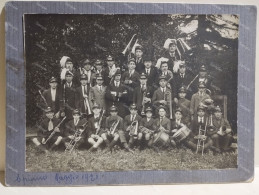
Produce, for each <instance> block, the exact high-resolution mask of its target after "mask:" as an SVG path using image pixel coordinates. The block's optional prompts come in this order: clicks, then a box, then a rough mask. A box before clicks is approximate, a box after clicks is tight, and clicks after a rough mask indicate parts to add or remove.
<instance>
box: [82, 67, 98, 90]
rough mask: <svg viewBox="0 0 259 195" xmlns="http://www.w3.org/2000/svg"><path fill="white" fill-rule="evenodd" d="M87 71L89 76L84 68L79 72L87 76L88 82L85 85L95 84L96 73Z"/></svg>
mask: <svg viewBox="0 0 259 195" xmlns="http://www.w3.org/2000/svg"><path fill="white" fill-rule="evenodd" d="M89 72H90V78H88V77H89V75H88V74H87V71H86V70H85V69H84V68H82V69H81V74H86V75H87V78H88V84H87V85H88V86H89V87H92V86H94V85H95V84H96V74H95V73H94V72H93V71H91V70H89Z"/></svg>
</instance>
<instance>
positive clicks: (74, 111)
mask: <svg viewBox="0 0 259 195" xmlns="http://www.w3.org/2000/svg"><path fill="white" fill-rule="evenodd" d="M72 114H73V115H75V114H79V115H80V111H79V110H78V109H75V110H73V113H72Z"/></svg>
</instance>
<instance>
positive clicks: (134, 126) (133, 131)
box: [127, 120, 138, 137]
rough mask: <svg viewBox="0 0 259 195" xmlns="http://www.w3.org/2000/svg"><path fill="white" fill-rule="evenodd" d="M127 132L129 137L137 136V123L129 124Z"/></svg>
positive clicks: (135, 121)
mask: <svg viewBox="0 0 259 195" xmlns="http://www.w3.org/2000/svg"><path fill="white" fill-rule="evenodd" d="M127 131H129V135H130V136H135V137H136V136H138V121H137V120H134V121H132V123H131V124H130V126H129V127H128V128H127Z"/></svg>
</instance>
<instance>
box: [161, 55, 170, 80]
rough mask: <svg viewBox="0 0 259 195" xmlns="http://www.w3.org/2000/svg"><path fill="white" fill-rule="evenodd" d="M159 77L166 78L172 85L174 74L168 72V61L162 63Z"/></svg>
mask: <svg viewBox="0 0 259 195" xmlns="http://www.w3.org/2000/svg"><path fill="white" fill-rule="evenodd" d="M159 75H160V76H164V77H165V78H166V81H167V82H168V83H170V82H171V80H172V79H173V73H172V72H171V71H170V70H168V59H165V60H163V61H161V66H160V71H159Z"/></svg>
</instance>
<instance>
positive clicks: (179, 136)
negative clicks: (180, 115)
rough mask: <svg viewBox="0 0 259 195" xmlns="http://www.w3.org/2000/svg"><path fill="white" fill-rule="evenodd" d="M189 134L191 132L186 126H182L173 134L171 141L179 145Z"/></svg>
mask: <svg viewBox="0 0 259 195" xmlns="http://www.w3.org/2000/svg"><path fill="white" fill-rule="evenodd" d="M190 133H191V130H190V129H189V128H188V127H187V126H183V127H182V128H181V129H179V130H178V131H176V132H175V134H174V135H173V139H174V141H175V142H177V143H180V142H181V141H183V140H184V139H186V138H187V137H188V136H189V135H190Z"/></svg>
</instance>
